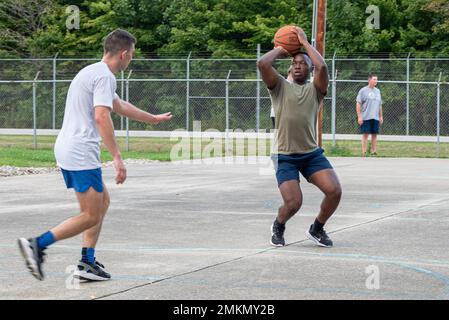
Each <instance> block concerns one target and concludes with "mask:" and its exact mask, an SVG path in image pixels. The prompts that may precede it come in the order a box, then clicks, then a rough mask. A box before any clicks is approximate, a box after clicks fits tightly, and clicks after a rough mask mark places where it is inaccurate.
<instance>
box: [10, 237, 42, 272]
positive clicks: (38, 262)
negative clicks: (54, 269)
mask: <svg viewBox="0 0 449 320" xmlns="http://www.w3.org/2000/svg"><path fill="white" fill-rule="evenodd" d="M17 242H18V244H19V248H20V252H21V253H22V256H23V257H24V258H25V263H26V266H27V268H28V269H29V270H30V272H31V274H32V275H33V276H34V277H35V278H36V279H39V280H44V272H43V271H42V263H43V262H44V256H45V253H44V251H43V250H41V249H39V246H38V244H37V238H32V239H25V238H20V239H19V240H17Z"/></svg>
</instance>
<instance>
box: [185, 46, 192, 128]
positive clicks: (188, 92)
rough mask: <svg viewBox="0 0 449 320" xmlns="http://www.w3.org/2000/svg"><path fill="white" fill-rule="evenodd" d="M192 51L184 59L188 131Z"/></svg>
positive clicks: (187, 125) (187, 124)
mask: <svg viewBox="0 0 449 320" xmlns="http://www.w3.org/2000/svg"><path fill="white" fill-rule="evenodd" d="M191 55H192V51H190V52H189V55H188V56H187V60H186V64H187V65H186V67H187V69H186V131H189V109H190V98H189V96H190V56H191Z"/></svg>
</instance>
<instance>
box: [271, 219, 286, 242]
mask: <svg viewBox="0 0 449 320" xmlns="http://www.w3.org/2000/svg"><path fill="white" fill-rule="evenodd" d="M284 231H285V224H280V223H279V222H278V221H277V220H274V222H273V224H272V225H271V245H273V246H275V247H283V246H285V240H284Z"/></svg>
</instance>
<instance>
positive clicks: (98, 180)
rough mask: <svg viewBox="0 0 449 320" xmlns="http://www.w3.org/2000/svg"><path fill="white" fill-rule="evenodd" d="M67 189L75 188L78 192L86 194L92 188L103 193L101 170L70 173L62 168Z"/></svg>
mask: <svg viewBox="0 0 449 320" xmlns="http://www.w3.org/2000/svg"><path fill="white" fill-rule="evenodd" d="M61 172H62V175H63V177H64V181H65V184H66V186H67V189H70V188H74V189H75V191H76V192H81V193H83V192H86V191H87V190H89V188H90V187H92V188H94V189H95V191H97V192H100V193H101V192H103V179H102V177H101V168H97V169H92V170H79V171H70V170H64V169H62V168H61Z"/></svg>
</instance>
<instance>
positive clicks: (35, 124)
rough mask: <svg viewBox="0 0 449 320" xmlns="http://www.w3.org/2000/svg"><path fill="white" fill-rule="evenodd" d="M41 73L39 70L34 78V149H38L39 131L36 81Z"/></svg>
mask: <svg viewBox="0 0 449 320" xmlns="http://www.w3.org/2000/svg"><path fill="white" fill-rule="evenodd" d="M39 73H40V71H38V72H37V73H36V76H35V77H34V80H33V146H34V150H36V149H37V132H36V131H37V130H36V127H37V121H36V112H37V106H36V85H37V83H36V81H37V78H38V77H39Z"/></svg>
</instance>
